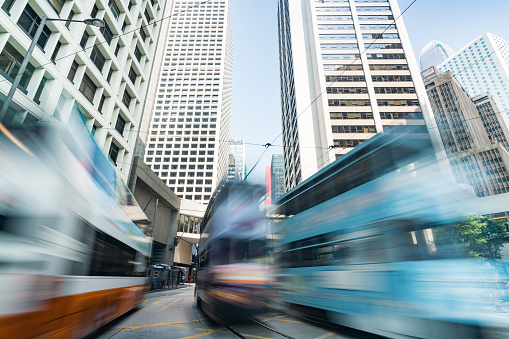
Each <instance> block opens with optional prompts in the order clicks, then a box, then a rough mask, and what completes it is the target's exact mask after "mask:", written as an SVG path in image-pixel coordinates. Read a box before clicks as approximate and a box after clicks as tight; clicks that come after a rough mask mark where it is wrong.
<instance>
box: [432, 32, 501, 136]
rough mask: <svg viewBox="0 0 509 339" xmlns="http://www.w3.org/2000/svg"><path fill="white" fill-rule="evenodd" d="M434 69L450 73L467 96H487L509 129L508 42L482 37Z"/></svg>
mask: <svg viewBox="0 0 509 339" xmlns="http://www.w3.org/2000/svg"><path fill="white" fill-rule="evenodd" d="M437 68H438V70H439V71H440V72H442V73H443V72H446V71H451V73H452V74H453V75H454V77H455V78H456V80H458V81H459V83H460V84H461V85H462V86H463V87H464V88H465V89H466V91H467V92H468V94H469V95H470V96H476V95H478V94H481V93H485V92H488V93H490V94H491V96H492V97H493V99H494V100H495V103H496V104H497V106H498V108H499V109H500V111H501V114H502V115H503V116H504V120H505V122H506V124H507V126H509V42H507V41H505V40H504V39H501V38H499V37H497V36H495V35H493V34H491V33H486V34H483V35H481V36H480V37H478V38H476V39H474V40H473V41H472V42H470V43H469V44H467V45H466V46H465V47H463V48H462V49H460V50H459V51H458V52H456V53H455V54H454V55H452V56H451V57H449V59H447V60H445V61H444V62H442V63H441V64H440V65H438V67H437Z"/></svg>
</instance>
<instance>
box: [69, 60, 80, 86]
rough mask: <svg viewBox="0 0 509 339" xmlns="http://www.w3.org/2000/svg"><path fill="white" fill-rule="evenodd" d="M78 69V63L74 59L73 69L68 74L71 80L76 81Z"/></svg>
mask: <svg viewBox="0 0 509 339" xmlns="http://www.w3.org/2000/svg"><path fill="white" fill-rule="evenodd" d="M77 71H78V63H77V62H76V60H73V62H72V65H71V69H70V70H69V74H67V79H69V80H71V82H74V77H75V76H76V72H77Z"/></svg>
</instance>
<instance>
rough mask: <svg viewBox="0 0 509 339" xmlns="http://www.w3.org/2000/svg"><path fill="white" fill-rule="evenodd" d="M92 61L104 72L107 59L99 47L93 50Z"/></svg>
mask: <svg viewBox="0 0 509 339" xmlns="http://www.w3.org/2000/svg"><path fill="white" fill-rule="evenodd" d="M90 60H92V62H93V63H94V65H95V66H96V67H97V69H98V70H99V71H100V72H102V70H103V67H104V63H105V62H106V59H105V58H104V56H103V55H102V53H101V51H100V50H99V48H98V47H97V46H94V48H92V53H90Z"/></svg>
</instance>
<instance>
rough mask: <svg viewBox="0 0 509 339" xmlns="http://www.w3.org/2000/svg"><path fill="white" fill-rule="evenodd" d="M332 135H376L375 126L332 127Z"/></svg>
mask: <svg viewBox="0 0 509 339" xmlns="http://www.w3.org/2000/svg"><path fill="white" fill-rule="evenodd" d="M332 133H376V127H375V126H332Z"/></svg>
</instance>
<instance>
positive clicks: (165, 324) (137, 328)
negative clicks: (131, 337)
mask: <svg viewBox="0 0 509 339" xmlns="http://www.w3.org/2000/svg"><path fill="white" fill-rule="evenodd" d="M198 321H199V320H191V321H182V320H180V321H174V322H169V323H159V324H148V325H139V326H130V327H124V328H122V329H120V331H121V332H126V331H132V330H139V329H140V328H145V327H152V326H170V325H173V324H186V323H194V322H198Z"/></svg>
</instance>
